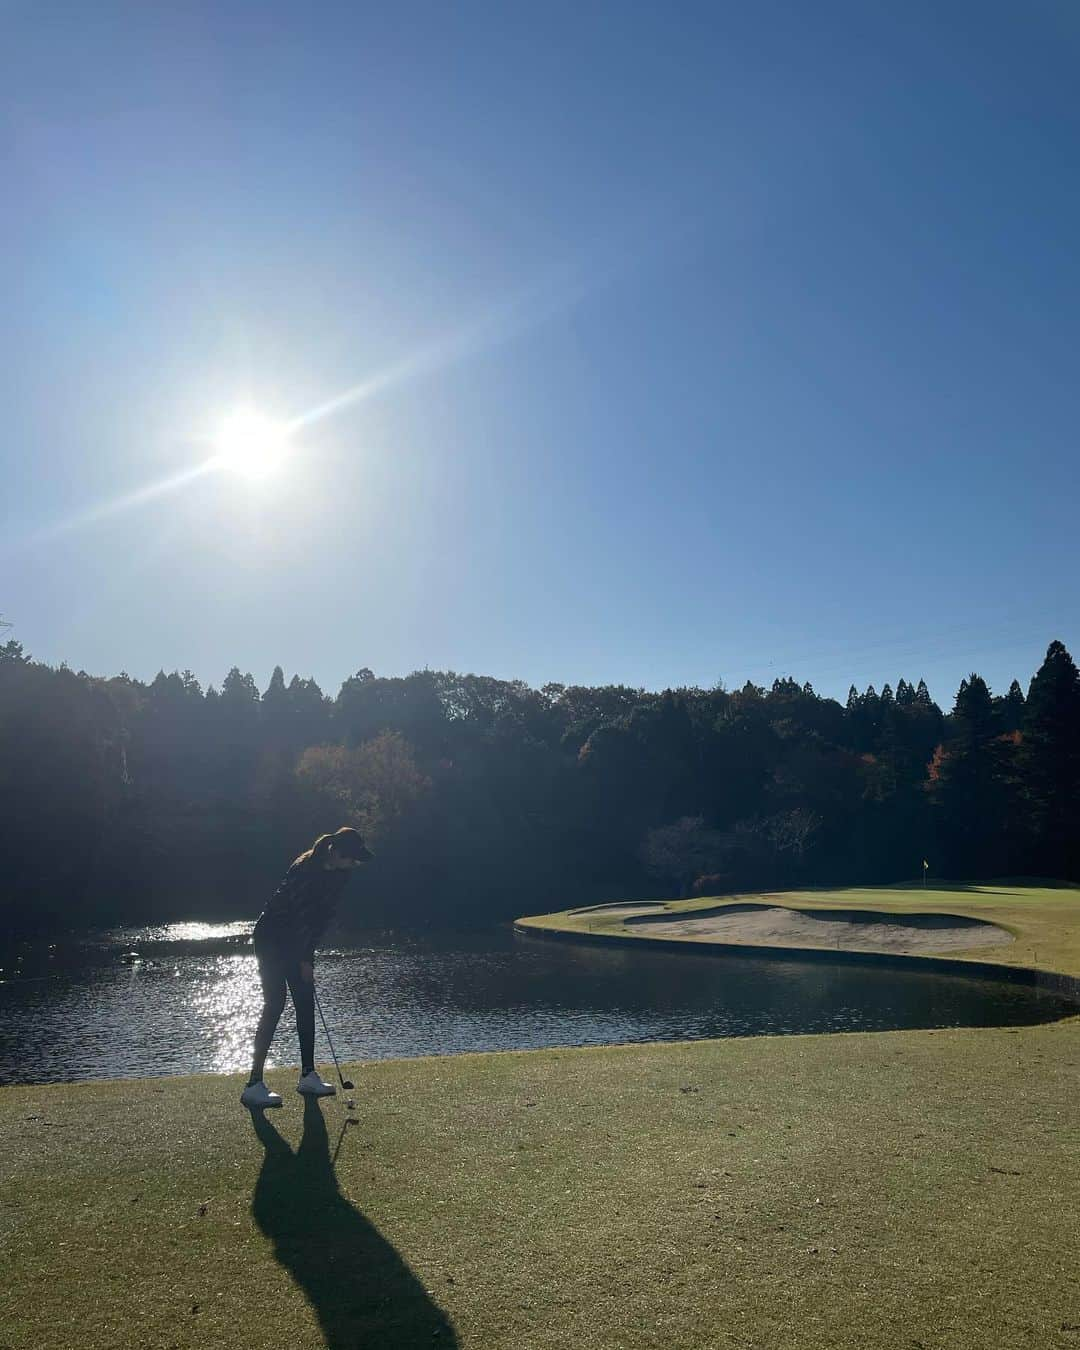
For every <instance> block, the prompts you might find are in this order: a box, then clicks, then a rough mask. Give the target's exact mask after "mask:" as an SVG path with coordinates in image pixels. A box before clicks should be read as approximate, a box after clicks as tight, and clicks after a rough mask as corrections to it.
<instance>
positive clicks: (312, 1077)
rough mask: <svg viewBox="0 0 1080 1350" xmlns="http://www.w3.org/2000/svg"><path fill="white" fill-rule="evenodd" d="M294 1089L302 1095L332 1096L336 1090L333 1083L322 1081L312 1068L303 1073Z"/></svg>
mask: <svg viewBox="0 0 1080 1350" xmlns="http://www.w3.org/2000/svg"><path fill="white" fill-rule="evenodd" d="M296 1090H297V1092H299V1093H300V1094H301V1096H303V1097H332V1096H334V1094H335V1093H336V1092H337V1088H336V1087H335V1086H334V1085H333V1083H324V1082H323V1080H322V1079H321V1078H320V1077H319V1075H318V1074H317V1073H316V1072H315V1070H314V1069H312V1071H311V1072H310V1073H306V1074H304V1076H303V1078H301V1079H300V1081H299V1083H297V1085H296Z"/></svg>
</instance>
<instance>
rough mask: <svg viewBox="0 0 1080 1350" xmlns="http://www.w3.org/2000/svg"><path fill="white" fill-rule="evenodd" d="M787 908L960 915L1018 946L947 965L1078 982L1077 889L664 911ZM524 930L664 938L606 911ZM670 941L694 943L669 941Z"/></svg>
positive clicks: (858, 893) (803, 896)
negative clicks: (1023, 970)
mask: <svg viewBox="0 0 1080 1350" xmlns="http://www.w3.org/2000/svg"><path fill="white" fill-rule="evenodd" d="M747 903H751V904H764V905H786V906H788V907H789V908H792V909H858V910H866V909H871V910H880V911H881V912H883V913H887V914H926V913H934V914H961V915H965V916H967V917H969V918H974V919H984V920H986V921H987V922H989V923H996V924H1000V925H1001V927H1003V928H1007V929H1008V930H1009V931H1010V932H1011V933H1012V934H1013V935H1014V937H1015V939H1016V941H1015V942H1013V943H1010V944H1008V945H1007V946H1002V947H983V948H980V947H977V946H976V947H972V948H970V949H969V950H967V951H950V952H948V953H945V956H946V958H947V959H949V960H971V961H982V962H986V963H987V964H991V965H1003V966H1028V967H1031V968H1032V969H1038V970H1047V971H1054V972H1056V973H1058V974H1062V975H1073V976H1080V888H1077V887H1073V886H1065V885H1060V884H1057V885H1042V886H1037V885H1026V884H1016V883H1014V882H1012V881H1010V882H1008V883H1006V882H994V881H988V882H985V883H957V884H953V885H949V884H946V883H941V882H938V883H935V884H934V885H933V886H932V887H929V886H928V887H927V888H926V889H925V890H923V888H922V887H921V886H918V885H910V884H905V885H900V886H879V887H873V888H863V887H842V888H840V889H836V890H805V891H775V892H774V891H754V892H748V893H746V894H742V895H723V896H703V897H701V898H700V899H695V900H669V901H666V902H664V905H665V909H666V910H668V911H670V912H671V913H672V914H673V915H674V914H691V913H693V912H694V911H695V910H699V909H713V908H715V907H716V906H717V905H725V904H747ZM518 923H519V924H520V925H522V926H523V927H532V928H537V929H561V930H563V931H566V932H583V933H590V932H591V933H603V934H607V935H611V936H619V937H625V938H627V939H634V938H643V937H644V938H661V937H663V935H662V934H660V933H657V932H655V931H654V930H653V931H651V930H650V926H649V925H648V924H625V923H624V922H623V920H622V918H612V917H610V916H605V914H604V912H603V910H592V911H589V912H585V913H576V914H575V913H574V912H573V911H571V910H562V911H560V912H558V913H553V914H538V915H532V916H530V917H528V918H523V919H519V920H518ZM669 940H670V941H672V942H687V941H694V939H691V938H672V939H669Z"/></svg>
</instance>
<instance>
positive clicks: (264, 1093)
mask: <svg viewBox="0 0 1080 1350" xmlns="http://www.w3.org/2000/svg"><path fill="white" fill-rule="evenodd" d="M240 1100H241V1102H243V1104H244V1105H245V1106H246V1107H247V1108H248V1109H249V1110H251V1111H264V1110H265V1109H266V1108H267V1107H268V1106H280V1105H281V1098H280V1097H279V1096H278V1094H277V1093H276V1092H271V1091H270V1089H269V1088H268V1087H267V1086H266V1084H265V1083H264V1082H263V1081H262V1079H261V1078H260V1079H259V1081H258V1082H257V1083H249V1084H248V1085H247V1087H246V1088H245V1089H244V1090H243V1092H241V1094H240Z"/></svg>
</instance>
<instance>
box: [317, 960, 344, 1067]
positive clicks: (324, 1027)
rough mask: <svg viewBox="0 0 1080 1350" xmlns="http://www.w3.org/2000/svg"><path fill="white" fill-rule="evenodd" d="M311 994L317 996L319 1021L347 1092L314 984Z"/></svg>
mask: <svg viewBox="0 0 1080 1350" xmlns="http://www.w3.org/2000/svg"><path fill="white" fill-rule="evenodd" d="M311 992H312V993H313V994H314V995H315V1006H316V1008H318V1010H319V1021H320V1022H322V1029H323V1031H324V1032H325V1034H326V1043H327V1045H328V1046H329V1047H330V1054H331V1057H332V1058H333V1061H334V1068H335V1069H337V1076H338V1082H339V1083H340V1084H341V1090H342V1092H344V1091H345V1079H344V1078H343V1077H342V1073H341V1065H340V1064H339V1063H338V1057H337V1051H336V1050H335V1049H334V1042H333V1041H332V1040H331V1039H330V1028H329V1027H328V1026H327V1025H326V1018H325V1017H324V1016H323V1010H322V1004H321V1003H320V1002H319V991H318V990H317V989H316V988H315V986H314V984H313V985H312V986H311Z"/></svg>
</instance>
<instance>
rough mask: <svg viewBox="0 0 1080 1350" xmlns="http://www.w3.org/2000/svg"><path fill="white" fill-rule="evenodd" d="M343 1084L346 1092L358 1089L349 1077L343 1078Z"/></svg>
mask: <svg viewBox="0 0 1080 1350" xmlns="http://www.w3.org/2000/svg"><path fill="white" fill-rule="evenodd" d="M341 1086H342V1087H343V1088H344V1089H345V1091H346V1092H355V1090H356V1089H355V1088H354V1087H353V1085H352V1080H351V1079H348V1078H343V1079H342V1080H341Z"/></svg>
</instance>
